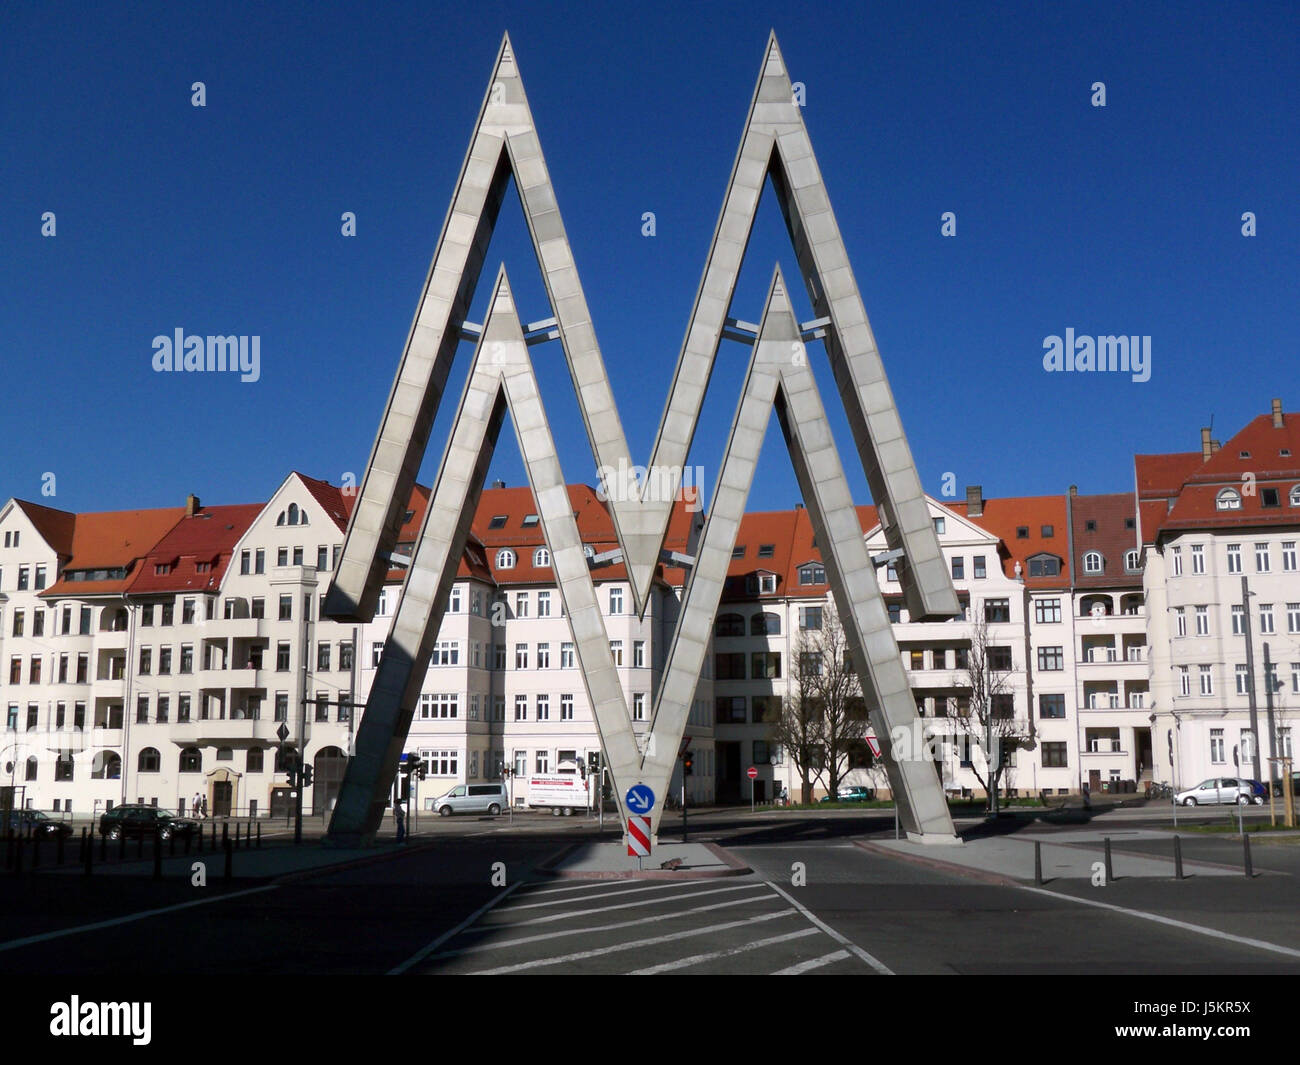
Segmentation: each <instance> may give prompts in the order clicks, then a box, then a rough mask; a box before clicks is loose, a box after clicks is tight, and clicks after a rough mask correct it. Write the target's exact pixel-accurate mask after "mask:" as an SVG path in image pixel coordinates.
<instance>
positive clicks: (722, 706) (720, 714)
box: [714, 695, 748, 725]
mask: <svg viewBox="0 0 1300 1065" xmlns="http://www.w3.org/2000/svg"><path fill="white" fill-rule="evenodd" d="M714 710H715V713H716V715H717V723H718V724H719V725H743V724H744V723H745V722H746V720H747V719H748V718H747V714H746V707H745V697H744V696H743V695H720V696H718V697H717V698H716V699H714Z"/></svg>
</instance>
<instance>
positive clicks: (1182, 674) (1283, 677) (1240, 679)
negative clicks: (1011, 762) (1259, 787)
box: [1134, 399, 1300, 788]
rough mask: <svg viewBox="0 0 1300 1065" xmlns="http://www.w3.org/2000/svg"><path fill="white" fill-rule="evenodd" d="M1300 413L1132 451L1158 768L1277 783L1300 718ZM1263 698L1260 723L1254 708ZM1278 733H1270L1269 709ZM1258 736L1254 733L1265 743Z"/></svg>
mask: <svg viewBox="0 0 1300 1065" xmlns="http://www.w3.org/2000/svg"><path fill="white" fill-rule="evenodd" d="M1298 454H1300V415H1295V414H1284V413H1283V411H1282V403H1281V401H1280V400H1277V399H1275V400H1274V401H1273V404H1272V410H1271V411H1270V412H1269V413H1268V414H1264V415H1261V416H1259V417H1257V418H1255V419H1253V420H1252V421H1251V422H1250V423H1248V424H1247V425H1246V426H1245V427H1244V428H1243V429H1242V430H1241V431H1240V432H1238V433H1237V434H1236V435H1234V436H1232V437H1231V438H1230V439H1229V440H1228V442H1227V443H1226V444H1225V445H1222V446H1221V445H1220V443H1219V442H1218V441H1216V440H1213V439H1211V431H1210V430H1209V429H1203V430H1202V431H1201V447H1200V450H1199V451H1190V452H1177V453H1172V454H1164V455H1138V456H1136V457H1135V461H1134V470H1135V476H1136V484H1137V494H1138V500H1139V532H1140V537H1141V540H1140V543H1141V549H1142V551H1143V558H1144V561H1145V567H1144V572H1143V586H1144V591H1145V594H1146V598H1147V603H1148V606H1149V613H1148V618H1147V631H1148V642H1149V643H1150V647H1151V661H1150V669H1149V677H1150V692H1151V704H1150V707H1149V715H1150V724H1151V728H1152V731H1153V752H1154V761H1155V773H1156V775H1157V776H1158V778H1159V779H1161V780H1163V781H1166V782H1169V783H1172V784H1174V785H1175V786H1177V787H1183V788H1186V787H1190V786H1192V785H1194V784H1196V783H1198V782H1199V781H1200V780H1202V779H1204V778H1206V777H1212V776H1233V775H1238V774H1240V775H1243V776H1246V775H1249V776H1252V777H1253V776H1256V775H1257V774H1256V771H1255V758H1256V755H1257V754H1258V756H1259V767H1260V772H1259V774H1258V775H1261V776H1262V777H1263V778H1265V779H1268V778H1269V777H1270V775H1271V774H1270V772H1269V762H1268V759H1269V757H1270V756H1281V755H1288V756H1289V755H1290V753H1291V750H1292V746H1291V743H1292V739H1291V737H1292V730H1293V728H1294V727H1295V724H1296V722H1295V721H1294V718H1295V717H1296V716H1297V712H1298V711H1300V568H1298V567H1297V541H1298V540H1300V460H1298V459H1297V455H1298ZM1252 700H1253V702H1254V704H1255V715H1254V720H1252V716H1251V703H1252ZM1270 704H1271V708H1272V715H1271V716H1272V721H1273V724H1272V728H1271V730H1270V727H1269V716H1270V714H1269V707H1270ZM1257 738H1258V739H1257Z"/></svg>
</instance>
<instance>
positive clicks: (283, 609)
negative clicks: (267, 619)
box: [280, 595, 293, 621]
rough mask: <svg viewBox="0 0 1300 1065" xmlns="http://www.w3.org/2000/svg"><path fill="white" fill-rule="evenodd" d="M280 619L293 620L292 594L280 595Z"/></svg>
mask: <svg viewBox="0 0 1300 1065" xmlns="http://www.w3.org/2000/svg"><path fill="white" fill-rule="evenodd" d="M280 620H281V621H292V620H293V596H292V595H282V596H280Z"/></svg>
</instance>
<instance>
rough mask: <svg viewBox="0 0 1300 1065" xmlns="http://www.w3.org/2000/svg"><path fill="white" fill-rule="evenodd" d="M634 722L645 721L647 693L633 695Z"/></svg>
mask: <svg viewBox="0 0 1300 1065" xmlns="http://www.w3.org/2000/svg"><path fill="white" fill-rule="evenodd" d="M632 720H633V721H644V720H645V692H634V693H633V694H632Z"/></svg>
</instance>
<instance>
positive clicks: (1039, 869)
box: [1034, 840, 1043, 887]
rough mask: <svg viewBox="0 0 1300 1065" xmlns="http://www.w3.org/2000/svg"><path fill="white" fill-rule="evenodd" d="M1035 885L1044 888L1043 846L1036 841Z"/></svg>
mask: <svg viewBox="0 0 1300 1065" xmlns="http://www.w3.org/2000/svg"><path fill="white" fill-rule="evenodd" d="M1034 883H1035V884H1037V885H1038V886H1039V887H1042V886H1043V845H1042V843H1041V842H1039V841H1038V840H1034Z"/></svg>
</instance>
